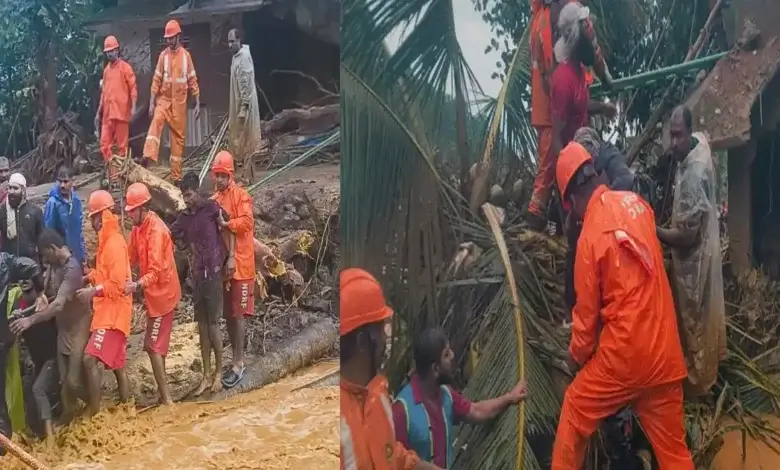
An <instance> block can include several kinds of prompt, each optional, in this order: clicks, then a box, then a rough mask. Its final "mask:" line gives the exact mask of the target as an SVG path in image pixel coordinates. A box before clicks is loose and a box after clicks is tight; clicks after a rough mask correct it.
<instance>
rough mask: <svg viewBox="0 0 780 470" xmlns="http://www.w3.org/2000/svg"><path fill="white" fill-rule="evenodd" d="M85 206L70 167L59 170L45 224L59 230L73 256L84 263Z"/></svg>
mask: <svg viewBox="0 0 780 470" xmlns="http://www.w3.org/2000/svg"><path fill="white" fill-rule="evenodd" d="M82 211H83V208H82V205H81V199H80V198H79V196H78V194H76V191H75V190H74V189H73V172H72V171H71V169H70V168H68V167H64V166H63V167H60V169H59V170H58V171H57V184H55V185H54V187H53V188H51V191H49V200H48V201H46V207H45V208H44V211H43V224H44V227H45V228H50V229H52V230H55V231H56V232H58V233H59V234H60V235H62V237H63V238H64V239H65V243H66V244H67V245H68V248H69V249H70V251H71V253H73V256H75V257H76V259H77V260H79V263H81V264H83V263H84V258H85V255H86V251H87V250H86V248H85V246H84V230H83V222H84V220H83V213H82Z"/></svg>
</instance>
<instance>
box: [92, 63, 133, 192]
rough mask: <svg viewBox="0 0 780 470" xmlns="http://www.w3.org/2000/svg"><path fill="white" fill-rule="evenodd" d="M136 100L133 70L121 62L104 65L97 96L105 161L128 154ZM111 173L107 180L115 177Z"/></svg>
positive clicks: (101, 143) (101, 147) (113, 171)
mask: <svg viewBox="0 0 780 470" xmlns="http://www.w3.org/2000/svg"><path fill="white" fill-rule="evenodd" d="M137 99H138V87H137V86H136V80H135V73H134V72H133V67H132V66H131V65H130V64H128V63H127V62H125V61H124V60H122V59H117V60H116V61H114V62H111V63H109V64H108V65H106V68H105V69H103V85H102V91H101V93H100V106H101V109H102V113H101V116H100V121H101V125H100V152H101V153H102V154H103V160H104V161H106V162H109V161H111V158H112V157H113V156H114V155H120V156H122V157H124V156H126V155H127V145H128V142H129V139H130V120H131V119H132V116H131V112H132V110H133V103H135V101H136V100H137ZM114 147H116V151H114ZM110 171H111V172H112V173H111V174H110V175H109V177H112V176H115V173H116V171H115V170H114V169H113V168H111V170H110Z"/></svg>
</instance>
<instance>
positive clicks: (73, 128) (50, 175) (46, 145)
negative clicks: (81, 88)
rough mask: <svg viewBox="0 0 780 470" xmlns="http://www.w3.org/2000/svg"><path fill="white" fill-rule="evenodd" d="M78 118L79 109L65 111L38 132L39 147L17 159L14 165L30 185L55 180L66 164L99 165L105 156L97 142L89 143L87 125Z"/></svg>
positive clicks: (81, 168) (81, 169) (89, 167)
mask: <svg viewBox="0 0 780 470" xmlns="http://www.w3.org/2000/svg"><path fill="white" fill-rule="evenodd" d="M77 120H78V115H77V114H76V113H73V112H67V113H65V114H64V115H63V116H61V117H60V118H59V119H57V121H56V122H55V123H54V126H53V127H52V129H51V130H49V131H48V132H46V133H43V134H41V135H40V136H38V140H37V144H38V145H37V147H36V148H34V149H33V150H31V151H30V152H28V153H27V154H25V155H23V156H22V157H20V158H19V159H17V160H16V161H14V162H13V164H12V165H11V168H12V169H13V170H14V171H20V172H21V173H22V174H24V175H25V177H26V178H27V182H28V184H29V185H31V186H32V185H36V184H43V183H46V182H49V181H54V180H55V177H56V172H57V169H58V168H59V167H61V166H63V165H65V166H68V167H70V168H74V169H76V170H77V172H78V173H85V172H90V171H95V170H98V169H100V168H101V167H102V164H103V160H102V157H101V156H100V155H99V153H98V152H97V146H96V145H91V146H89V147H88V146H87V143H86V142H87V140H86V136H85V134H84V129H83V128H82V127H81V126H79V125H78V124H77Z"/></svg>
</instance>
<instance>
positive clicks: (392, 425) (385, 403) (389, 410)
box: [380, 395, 395, 435]
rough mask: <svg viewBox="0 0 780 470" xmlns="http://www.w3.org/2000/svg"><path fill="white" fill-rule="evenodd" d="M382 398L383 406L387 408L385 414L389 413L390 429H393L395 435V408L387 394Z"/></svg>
mask: <svg viewBox="0 0 780 470" xmlns="http://www.w3.org/2000/svg"><path fill="white" fill-rule="evenodd" d="M380 399H381V400H382V408H384V409H385V414H386V415H387V422H389V423H390V429H392V430H393V435H395V421H393V408H392V407H391V406H390V400H389V399H388V398H387V397H386V396H385V395H382V396H380Z"/></svg>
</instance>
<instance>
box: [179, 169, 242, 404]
mask: <svg viewBox="0 0 780 470" xmlns="http://www.w3.org/2000/svg"><path fill="white" fill-rule="evenodd" d="M179 188H180V189H181V193H182V196H183V197H184V202H185V203H186V205H187V209H186V210H185V211H183V212H182V213H181V214H180V215H179V217H178V219H176V222H174V223H173V225H172V226H171V235H172V236H173V238H174V240H176V241H177V242H181V243H182V244H184V245H185V246H186V247H188V248H189V249H190V250H191V253H192V259H191V263H190V271H191V275H192V277H193V281H194V283H195V289H194V290H195V293H194V303H195V320H196V321H197V322H198V334H199V336H200V352H201V358H202V360H203V380H202V381H201V384H200V386H199V387H198V389H197V391H196V395H201V394H202V393H203V392H204V391H205V390H206V389H207V388H209V386H210V387H211V392H212V393H216V392H218V391H220V390H222V377H221V372H220V371H221V370H222V332H221V331H220V328H219V320H220V318H221V317H222V306H223V305H222V304H223V295H222V294H223V293H222V276H223V272H222V270H223V266H224V265H225V263H226V261H227V260H228V259H229V258H232V256H233V255H232V251H231V250H230V249H229V248H228V247H226V246H225V243H224V242H223V239H222V236H221V234H220V228H219V225H218V219H219V217H220V212H221V208H220V206H219V204H217V203H216V202H215V201H213V200H211V199H209V198H208V197H207V196H206V195H205V194H204V192H203V191H202V190H201V187H200V181H199V180H198V175H197V174H195V173H192V172H190V173H187V174H186V175H184V178H183V179H182V180H181V182H180V183H179ZM212 349H213V350H214V362H215V366H216V367H215V370H214V373H213V374H212V372H211V350H212Z"/></svg>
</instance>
